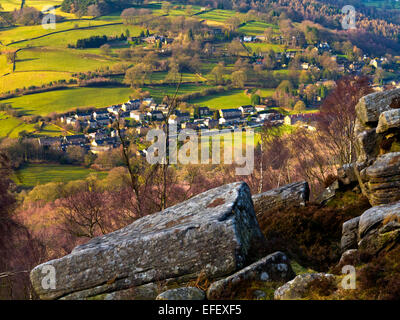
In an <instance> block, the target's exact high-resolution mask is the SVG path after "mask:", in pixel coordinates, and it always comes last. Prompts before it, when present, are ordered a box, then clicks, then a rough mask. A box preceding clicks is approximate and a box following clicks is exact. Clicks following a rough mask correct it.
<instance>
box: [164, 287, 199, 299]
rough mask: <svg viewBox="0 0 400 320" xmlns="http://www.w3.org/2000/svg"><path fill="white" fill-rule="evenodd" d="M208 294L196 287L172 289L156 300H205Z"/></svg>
mask: <svg viewBox="0 0 400 320" xmlns="http://www.w3.org/2000/svg"><path fill="white" fill-rule="evenodd" d="M205 298H206V294H205V292H204V291H203V290H201V289H199V288H196V287H183V288H176V289H170V290H167V291H164V292H162V293H160V294H159V295H158V296H157V298H156V300H204V299H205Z"/></svg>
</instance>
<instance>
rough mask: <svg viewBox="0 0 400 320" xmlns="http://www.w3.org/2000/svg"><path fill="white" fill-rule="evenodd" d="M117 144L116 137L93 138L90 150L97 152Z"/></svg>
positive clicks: (107, 149)
mask: <svg viewBox="0 0 400 320" xmlns="http://www.w3.org/2000/svg"><path fill="white" fill-rule="evenodd" d="M117 146H118V143H117V139H115V138H105V139H101V140H93V141H92V143H91V147H90V151H92V152H93V153H95V154H97V153H100V152H105V151H109V150H111V149H113V148H116V147H117Z"/></svg>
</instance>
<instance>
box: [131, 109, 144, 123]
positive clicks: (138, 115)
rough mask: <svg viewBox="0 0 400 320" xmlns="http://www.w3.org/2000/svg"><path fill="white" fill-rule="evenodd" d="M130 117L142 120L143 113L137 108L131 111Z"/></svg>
mask: <svg viewBox="0 0 400 320" xmlns="http://www.w3.org/2000/svg"><path fill="white" fill-rule="evenodd" d="M130 117H131V118H132V119H133V120H136V121H143V120H144V114H143V113H141V112H140V111H139V110H134V111H131V113H130Z"/></svg>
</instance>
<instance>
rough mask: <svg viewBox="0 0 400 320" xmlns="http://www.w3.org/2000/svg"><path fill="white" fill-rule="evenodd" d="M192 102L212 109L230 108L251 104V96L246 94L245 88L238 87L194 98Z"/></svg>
mask: <svg viewBox="0 0 400 320" xmlns="http://www.w3.org/2000/svg"><path fill="white" fill-rule="evenodd" d="M190 103H193V104H197V105H201V106H207V107H209V108H211V109H229V108H237V107H240V106H243V105H247V104H250V97H249V96H247V95H245V94H244V91H243V90H239V89H237V90H231V91H226V92H222V93H217V94H213V95H210V96H206V97H201V98H198V99H194V100H191V101H190Z"/></svg>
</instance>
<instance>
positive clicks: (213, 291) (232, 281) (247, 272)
mask: <svg viewBox="0 0 400 320" xmlns="http://www.w3.org/2000/svg"><path fill="white" fill-rule="evenodd" d="M294 276H295V273H294V272H293V270H292V268H291V266H290V263H289V259H288V258H287V257H286V255H285V254H284V253H282V252H275V253H273V254H270V255H268V256H266V257H265V258H262V259H261V260H259V261H257V262H255V263H253V264H252V265H250V266H248V267H246V268H244V269H243V270H240V271H238V272H236V273H235V274H233V275H231V276H229V277H227V278H225V279H222V280H219V281H216V282H213V283H212V284H211V286H210V287H209V288H208V290H207V298H208V299H209V300H213V299H229V298H231V296H232V294H233V293H234V292H236V291H238V290H240V288H242V287H243V285H246V284H247V283H249V282H252V281H265V282H266V281H288V280H291V279H293V277H294Z"/></svg>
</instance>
